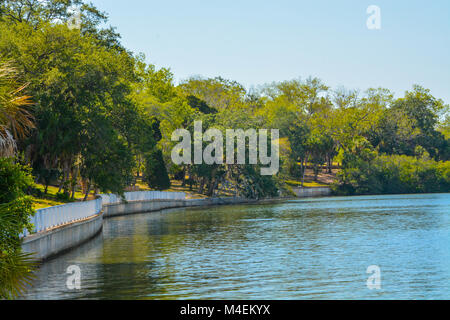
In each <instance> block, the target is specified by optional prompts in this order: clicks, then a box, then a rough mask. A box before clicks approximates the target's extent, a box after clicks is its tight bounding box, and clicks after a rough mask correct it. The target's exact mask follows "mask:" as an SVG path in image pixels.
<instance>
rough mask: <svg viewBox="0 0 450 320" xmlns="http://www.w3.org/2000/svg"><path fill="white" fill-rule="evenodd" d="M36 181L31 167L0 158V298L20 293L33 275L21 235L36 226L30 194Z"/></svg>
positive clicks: (11, 296) (31, 265) (8, 297)
mask: <svg viewBox="0 0 450 320" xmlns="http://www.w3.org/2000/svg"><path fill="white" fill-rule="evenodd" d="M32 185H33V178H32V176H31V174H30V168H28V167H25V166H22V165H20V164H18V163H15V162H14V160H13V159H11V158H0V299H2V298H3V299H10V298H13V297H16V296H17V295H18V294H19V293H21V292H23V289H24V286H25V285H26V284H27V283H29V280H30V277H31V274H30V272H31V269H32V267H33V264H32V262H31V259H30V257H29V256H27V255H24V254H23V253H21V241H20V238H19V235H20V234H21V233H22V232H23V230H25V229H28V230H30V231H31V229H32V225H31V224H30V222H29V220H30V217H31V216H32V215H33V214H34V210H33V208H32V202H31V197H28V196H26V192H27V190H28V189H29V188H31V187H32Z"/></svg>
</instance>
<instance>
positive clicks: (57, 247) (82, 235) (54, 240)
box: [22, 212, 103, 261]
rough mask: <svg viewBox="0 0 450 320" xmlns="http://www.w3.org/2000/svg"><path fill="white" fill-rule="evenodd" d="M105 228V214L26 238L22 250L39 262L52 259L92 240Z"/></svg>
mask: <svg viewBox="0 0 450 320" xmlns="http://www.w3.org/2000/svg"><path fill="white" fill-rule="evenodd" d="M102 227H103V213H102V212H100V213H99V214H97V215H95V216H92V217H90V218H87V219H85V220H82V221H77V222H73V223H70V224H67V225H64V226H61V227H57V228H55V229H52V230H48V231H45V232H41V233H36V234H33V235H30V236H28V237H25V238H24V239H23V242H22V250H23V251H24V252H27V253H32V254H34V258H36V259H37V260H39V261H43V260H47V259H50V258H51V257H54V256H56V255H58V254H61V253H63V252H65V251H67V250H70V249H72V248H74V247H76V246H79V245H80V244H82V243H84V242H86V241H88V240H90V239H92V238H93V237H94V236H96V235H97V234H98V233H99V232H100V231H101V230H102Z"/></svg>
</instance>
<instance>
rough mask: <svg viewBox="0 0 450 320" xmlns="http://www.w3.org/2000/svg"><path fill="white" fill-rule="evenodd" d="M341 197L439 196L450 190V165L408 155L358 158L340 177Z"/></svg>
mask: <svg viewBox="0 0 450 320" xmlns="http://www.w3.org/2000/svg"><path fill="white" fill-rule="evenodd" d="M334 190H335V191H336V192H337V193H338V194H399V193H436V192H448V191H449V190H450V162H449V161H446V162H442V161H441V162H436V161H434V160H430V159H429V158H426V157H425V158H423V159H417V158H415V157H410V156H404V155H401V156H399V155H391V156H387V155H382V156H376V157H375V158H374V159H372V160H369V161H365V160H362V159H356V160H355V159H354V161H352V162H351V163H350V164H347V166H346V167H344V168H343V170H342V171H341V172H340V173H339V174H338V183H337V184H336V185H335V186H334Z"/></svg>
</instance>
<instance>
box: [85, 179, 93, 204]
mask: <svg viewBox="0 0 450 320" xmlns="http://www.w3.org/2000/svg"><path fill="white" fill-rule="evenodd" d="M90 192H91V182H90V181H89V183H88V187H87V190H86V193H85V195H84V199H83V201H86V200H87V199H88V197H89V193H90Z"/></svg>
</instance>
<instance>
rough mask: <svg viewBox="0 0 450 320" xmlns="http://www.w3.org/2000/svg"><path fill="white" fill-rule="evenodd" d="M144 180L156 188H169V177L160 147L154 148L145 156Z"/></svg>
mask: <svg viewBox="0 0 450 320" xmlns="http://www.w3.org/2000/svg"><path fill="white" fill-rule="evenodd" d="M145 181H146V182H147V183H148V186H149V187H150V188H152V189H156V190H166V189H169V188H170V179H169V175H168V173H167V169H166V165H165V163H164V159H163V155H162V152H161V150H160V149H157V148H155V149H154V150H152V151H151V152H148V153H147V154H146V157H145Z"/></svg>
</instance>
